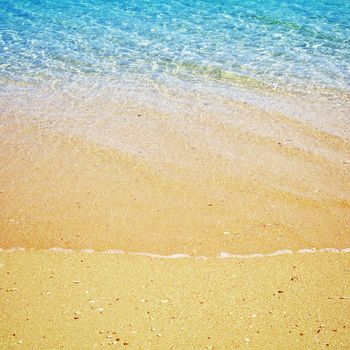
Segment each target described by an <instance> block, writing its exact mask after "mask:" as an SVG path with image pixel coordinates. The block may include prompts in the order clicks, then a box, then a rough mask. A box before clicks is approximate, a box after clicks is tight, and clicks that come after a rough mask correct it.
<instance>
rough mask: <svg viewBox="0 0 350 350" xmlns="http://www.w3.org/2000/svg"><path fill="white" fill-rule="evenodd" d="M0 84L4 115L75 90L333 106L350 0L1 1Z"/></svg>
mask: <svg viewBox="0 0 350 350" xmlns="http://www.w3.org/2000/svg"><path fill="white" fill-rule="evenodd" d="M0 83H1V88H0V93H1V96H0V97H1V99H2V104H1V106H2V107H1V112H2V113H4V112H7V111H8V109H9V108H10V107H9V102H8V101H10V100H13V103H14V104H16V103H17V104H18V103H19V102H20V101H24V100H26V101H27V102H26V103H27V104H30V101H31V99H33V98H34V96H41V97H42V96H43V95H45V94H49V92H50V91H51V92H52V91H53V90H54V91H55V92H59V91H60V90H61V91H67V90H69V89H71V88H72V87H73V86H75V87H76V86H77V85H81V86H84V89H86V90H87V91H89V94H90V97H91V98H93V94H94V93H95V94H96V95H98V94H99V91H102V89H103V88H105V87H106V86H109V91H111V90H113V89H114V88H115V90H114V91H116V90H117V89H119V90H123V93H125V91H127V90H128V89H129V88H130V86H136V85H137V86H143V89H144V90H143V91H144V93H145V94H147V89H148V87H150V86H154V85H157V86H167V88H176V89H180V90H181V89H189V90H191V89H196V90H201V89H202V90H203V91H215V90H217V91H222V92H224V93H225V94H230V93H231V92H232V94H233V95H235V94H236V96H237V91H238V90H237V89H240V88H241V89H245V91H246V92H247V91H248V92H247V93H246V95H247V96H248V95H249V93H250V92H251V91H259V90H260V91H267V90H269V91H277V92H278V93H279V94H281V92H288V93H290V92H293V93H297V92H298V93H301V94H304V93H309V92H310V91H311V92H312V93H314V92H317V93H318V94H321V95H326V96H330V98H334V96H336V99H337V98H338V96H343V95H345V96H348V94H349V92H350V2H349V1H343V0H308V1H305V0H284V1H283V0H282V1H281V0H264V1H258V0H256V1H253V0H239V1H238V0H188V1H184V0H177V1H174V0H127V1H126V0H119V1H110V0H109V1H107V0H59V1H58V0H46V1H40V2H39V1H34V0H16V1H14V0H1V1H0ZM121 86H122V87H123V88H121ZM43 89H44V90H43ZM130 89H131V88H130ZM73 90H74V89H72V91H73ZM39 91H40V93H39ZM43 91H46V92H43ZM241 95H242V94H241ZM241 95H240V96H241ZM243 95H244V93H243ZM5 100H6V101H7V102H6V103H5V104H4V101H5ZM28 101H29V102H28ZM347 108H348V104H346V106H343V107H342V110H343V111H344V109H347Z"/></svg>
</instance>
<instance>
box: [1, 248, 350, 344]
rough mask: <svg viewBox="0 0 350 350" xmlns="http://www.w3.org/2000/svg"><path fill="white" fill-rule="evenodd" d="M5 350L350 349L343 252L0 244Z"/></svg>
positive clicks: (349, 267) (348, 265)
mask: <svg viewBox="0 0 350 350" xmlns="http://www.w3.org/2000/svg"><path fill="white" fill-rule="evenodd" d="M0 310H1V321H0V322H1V323H0V324H1V327H0V348H1V349H6V350H10V349H113V348H115V349H120V348H124V349H126V348H129V349H264V350H266V349H293V350H297V349H300V350H305V349H318V350H321V349H344V350H346V349H349V344H350V332H349V328H350V322H349V313H350V260H349V256H348V254H343V253H338V254H335V253H314V254H293V255H284V256H275V257H267V258H255V259H245V260H242V259H209V260H196V259H178V260H164V259H154V258H147V257H139V256H130V255H128V256H127V255H110V254H101V253H94V254H86V253H85V254H82V253H70V254H64V253H53V252H39V251H36V252H13V253H7V252H2V253H0Z"/></svg>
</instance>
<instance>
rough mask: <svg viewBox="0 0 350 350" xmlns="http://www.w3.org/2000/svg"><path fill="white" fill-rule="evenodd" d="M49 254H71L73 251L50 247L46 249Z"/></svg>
mask: <svg viewBox="0 0 350 350" xmlns="http://www.w3.org/2000/svg"><path fill="white" fill-rule="evenodd" d="M48 251H49V252H56V253H73V252H74V250H73V249H67V248H60V247H52V248H50V249H48Z"/></svg>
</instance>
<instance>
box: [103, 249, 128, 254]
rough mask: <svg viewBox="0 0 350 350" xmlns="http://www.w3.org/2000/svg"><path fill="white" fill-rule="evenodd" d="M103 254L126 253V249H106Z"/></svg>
mask: <svg viewBox="0 0 350 350" xmlns="http://www.w3.org/2000/svg"><path fill="white" fill-rule="evenodd" d="M102 254H125V252H124V250H120V249H108V250H104V251H103V252H102Z"/></svg>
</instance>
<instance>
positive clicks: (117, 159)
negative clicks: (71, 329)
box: [0, 0, 350, 256]
mask: <svg viewBox="0 0 350 350" xmlns="http://www.w3.org/2000/svg"><path fill="white" fill-rule="evenodd" d="M349 19H350V6H349V3H348V2H341V1H331V2H327V1H308V2H306V1H296V0H294V1H288V2H287V1H286V2H278V1H219V0H215V1H214V0H213V1H191V2H185V1H170V2H168V1H167V2H166V1H160V0H159V1H158V0H157V1H140V0H138V1H127V2H126V1H118V2H114V1H90V0H89V1H66V0H63V1H45V2H41V3H40V5H39V4H38V3H37V2H34V1H23V0H22V1H2V3H1V7H0V50H1V56H0V82H1V85H0V116H1V127H2V128H1V132H0V147H1V149H0V152H1V156H2V163H1V166H0V191H1V192H0V195H1V201H2V204H3V205H2V206H1V207H0V225H1V226H0V229H1V230H2V232H4V234H3V237H2V242H0V243H2V245H1V244H0V246H2V247H3V248H11V247H14V246H23V247H25V248H40V249H47V248H50V247H62V248H65V249H98V250H109V249H113V248H114V247H117V248H118V249H122V250H125V251H136V252H137V251H140V252H143V251H144V252H155V253H157V254H161V255H170V254H172V253H173V252H181V253H183V254H188V255H191V256H193V255H197V254H198V255H200V254H202V255H205V256H213V255H216V254H217V253H218V252H220V251H222V252H230V253H235V254H240V253H242V254H255V253H256V252H259V253H270V252H271V251H278V250H285V249H292V250H298V249H302V248H303V247H314V248H317V249H322V248H323V247H335V248H338V249H341V248H344V247H348V246H349V229H350V222H349V218H350V216H349V208H350V185H349V184H350V181H349V175H350V173H349V170H350V168H349V165H350V128H349V125H350V113H349V111H350V91H349V90H350V84H349V77H350V74H349V62H348V60H347V58H348V57H350V55H349V54H350V48H349V37H350V35H349V34H350V33H349V25H348V24H349Z"/></svg>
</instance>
